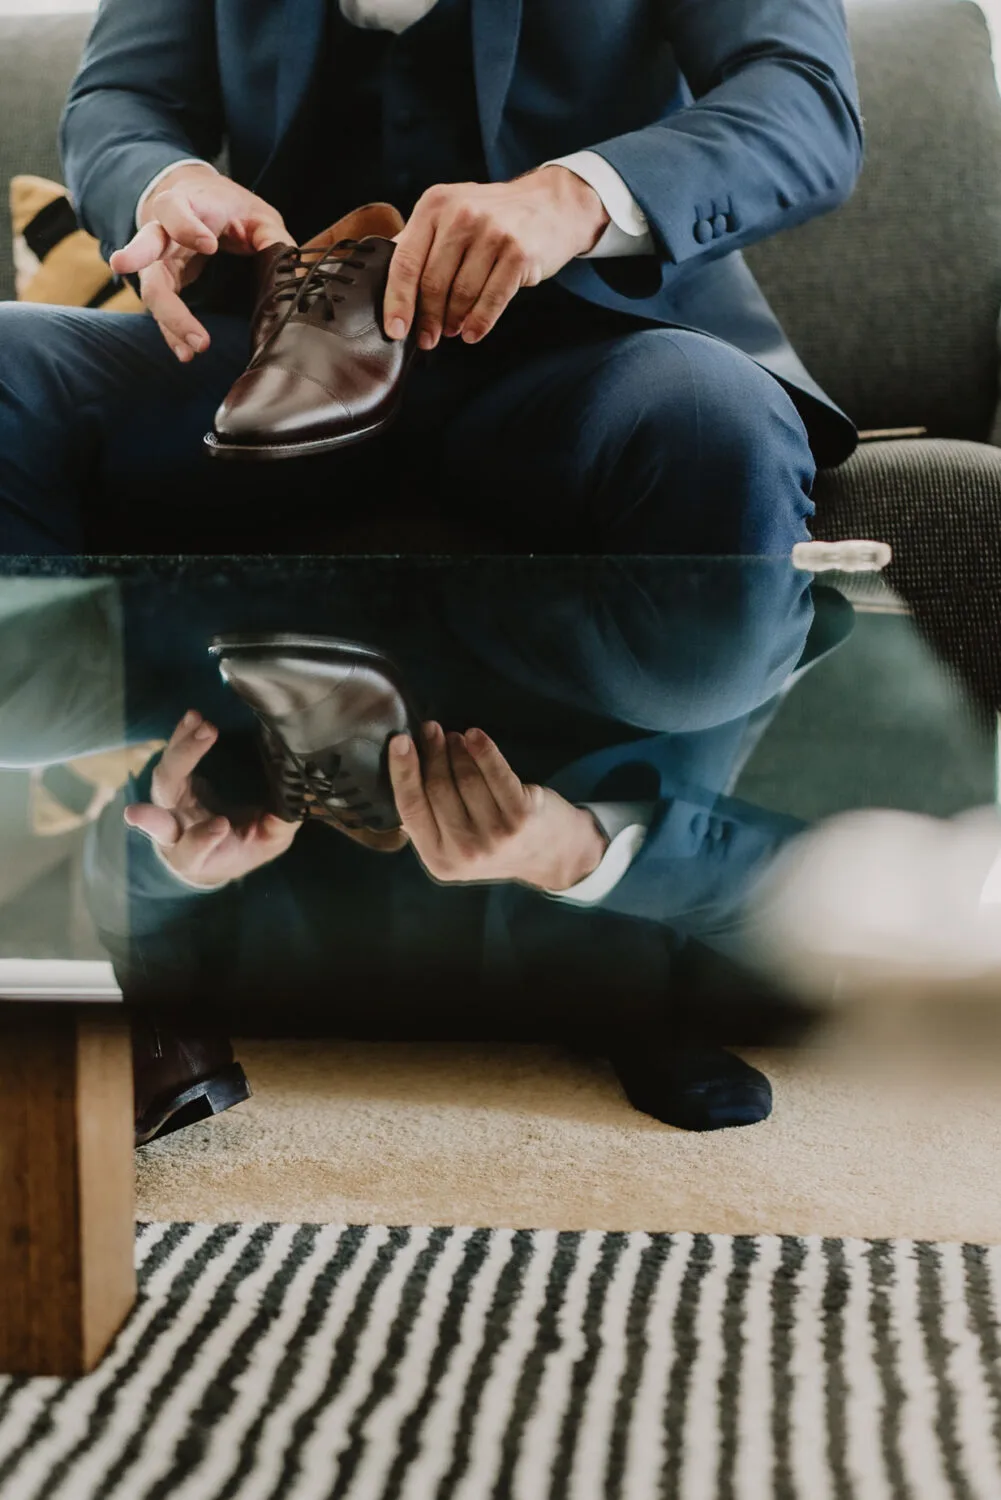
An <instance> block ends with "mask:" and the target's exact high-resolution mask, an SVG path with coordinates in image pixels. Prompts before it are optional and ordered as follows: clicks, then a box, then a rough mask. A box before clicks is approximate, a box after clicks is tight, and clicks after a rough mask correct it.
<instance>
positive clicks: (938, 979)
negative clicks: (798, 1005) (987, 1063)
mask: <svg viewBox="0 0 1001 1500" xmlns="http://www.w3.org/2000/svg"><path fill="white" fill-rule="evenodd" d="M749 919H750V926H751V931H752V942H753V945H754V957H755V959H756V961H758V962H759V963H761V964H762V965H763V967H764V969H765V971H766V972H767V973H768V974H769V976H770V977H772V978H773V979H775V980H777V981H779V982H781V983H784V984H787V985H788V986H790V987H791V988H792V989H793V990H794V991H795V992H796V993H797V994H800V995H802V996H803V997H804V998H805V999H810V1000H814V1001H821V1002H827V1003H832V1002H833V1003H837V1002H838V1001H840V1000H847V999H856V998H857V999H866V998H870V997H873V996H875V995H878V994H883V995H888V994H894V995H900V996H901V997H902V998H903V997H909V998H921V997H926V996H936V997H947V996H948V994H950V993H954V994H956V995H957V996H959V995H962V996H963V997H964V998H974V997H980V996H983V997H984V998H990V999H998V1000H1001V814H999V812H998V810H997V809H996V808H993V807H985V808H977V809H975V810H974V811H972V812H967V813H963V814H961V815H960V816H959V817H956V818H952V819H948V820H947V819H938V818H930V817H925V816H923V815H919V814H917V813H905V812H891V811H860V812H851V813H843V814H839V815H838V816H837V817H834V818H831V819H829V820H828V821H827V822H825V823H821V824H818V825H817V827H815V828H812V829H811V830H810V831H809V832H807V833H804V834H802V835H801V836H800V837H799V838H796V839H794V840H793V841H792V843H790V844H789V845H787V847H786V848H785V849H784V850H783V852H782V854H781V855H780V856H779V859H778V860H777V861H776V863H775V864H774V865H773V866H772V868H771V869H770V870H769V872H768V874H767V875H766V876H765V878H764V880H763V881H762V883H761V884H760V886H759V887H758V888H757V890H756V891H755V894H754V898H753V900H752V903H751V908H750V911H749Z"/></svg>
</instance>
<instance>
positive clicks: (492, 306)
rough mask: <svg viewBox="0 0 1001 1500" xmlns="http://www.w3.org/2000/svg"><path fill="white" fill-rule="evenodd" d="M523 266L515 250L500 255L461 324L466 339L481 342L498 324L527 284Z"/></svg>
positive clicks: (463, 336) (465, 340) (466, 340)
mask: <svg viewBox="0 0 1001 1500" xmlns="http://www.w3.org/2000/svg"><path fill="white" fill-rule="evenodd" d="M526 284H527V283H526V281H525V276H524V267H523V265H522V263H521V260H520V258H519V256H518V253H517V252H516V251H509V252H507V253H506V254H504V255H502V256H500V257H499V259H498V260H497V263H496V265H495V266H494V268H493V270H492V271H491V272H490V275H489V276H488V277H487V280H486V285H485V286H484V287H483V290H482V291H481V292H480V295H479V297H478V298H477V299H476V302H475V303H474V304H473V306H472V307H471V308H470V310H469V312H468V313H467V314H466V317H465V319H464V321H463V325H462V338H463V342H464V343H467V344H478V343H479V341H480V339H482V338H484V337H485V336H486V335H487V334H488V333H489V332H490V330H491V329H492V328H493V327H494V325H495V324H496V322H497V320H498V318H499V317H500V315H501V313H502V312H503V311H504V309H505V308H506V307H507V306H508V304H509V303H510V302H511V300H512V299H513V298H514V296H515V294H516V293H517V292H518V291H520V289H521V287H522V286H524V285H526Z"/></svg>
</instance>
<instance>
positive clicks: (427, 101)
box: [290, 0, 489, 238]
mask: <svg viewBox="0 0 1001 1500" xmlns="http://www.w3.org/2000/svg"><path fill="white" fill-rule="evenodd" d="M328 9H329V14H328V21H327V63H326V66H325V67H324V68H322V69H320V70H319V73H318V76H317V80H316V83H315V86H314V89H313V95H312V99H311V102H310V108H309V109H308V110H307V111H306V118H307V121H308V124H307V125H306V128H305V129H304V130H303V132H302V134H301V135H300V138H299V141H298V143H297V153H296V154H297V158H298V159H297V162H296V171H297V173H298V174H299V176H298V182H299V187H298V191H297V193H296V202H295V208H294V218H295V220H296V221H297V222H296V223H295V224H294V225H290V227H291V228H293V229H294V230H295V232H296V233H297V235H299V236H300V237H301V238H306V237H307V236H308V235H312V234H315V233H317V232H318V231H319V230H320V229H323V228H325V227H326V226H327V225H328V224H332V223H333V222H334V221H335V220H336V219H338V218H340V217H341V215H342V214H345V213H348V212H349V211H350V210H351V209H353V208H357V207H358V205H359V204H361V203H371V202H375V201H379V200H381V201H385V202H389V203H394V204H395V205H396V207H397V208H398V209H399V210H400V212H401V213H402V214H403V215H404V217H405V218H406V217H408V216H409V214H410V212H411V210H412V208H413V206H414V204H415V202H416V201H417V199H418V198H419V197H420V195H421V193H422V192H424V190H425V188H428V187H430V186H431V185H432V184H433V183H435V182H483V181H486V180H488V178H489V172H488V169H487V165H486V161H485V159H484V155H483V145H482V141H481V138H480V125H479V117H478V114H477V109H476V88H475V83H474V79H473V48H472V34H471V20H470V7H469V0H438V3H437V4H436V5H435V6H434V7H433V9H432V10H430V11H429V12H428V14H427V15H426V16H424V17H423V18H422V19H421V20H420V21H417V22H416V23H415V24H414V25H413V26H410V27H408V29H407V30H406V31H404V32H401V33H400V34H399V35H394V34H393V33H392V32H388V31H370V30H365V29H362V28H361V27H358V26H352V25H351V23H350V22H348V21H346V20H345V19H344V17H343V15H342V14H341V9H340V6H339V4H338V3H337V0H330V3H329V7H328Z"/></svg>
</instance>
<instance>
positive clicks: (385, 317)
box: [382, 205, 434, 339]
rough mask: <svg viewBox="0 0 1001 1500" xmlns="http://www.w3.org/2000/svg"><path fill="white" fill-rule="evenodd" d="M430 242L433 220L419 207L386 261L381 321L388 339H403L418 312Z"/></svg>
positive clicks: (428, 212) (426, 209)
mask: <svg viewBox="0 0 1001 1500" xmlns="http://www.w3.org/2000/svg"><path fill="white" fill-rule="evenodd" d="M433 240H434V221H433V219H432V217H431V213H430V210H429V209H428V208H426V207H424V208H422V207H421V206H420V205H418V207H417V208H416V209H415V210H414V213H413V214H412V216H411V218H410V220H409V222H408V224H407V226H406V228H405V229H404V230H403V232H402V233H401V234H400V236H399V238H398V239H397V242H396V249H395V250H394V251H393V258H392V260H391V261H390V262H389V275H388V277H387V279H386V294H385V297H384V299H383V304H382V308H383V311H382V321H383V327H384V328H385V330H386V333H387V335H388V337H389V338H391V339H402V338H404V337H405V336H406V334H408V333H409V332H410V327H411V324H412V323H413V321H414V314H415V312H416V309H417V295H418V291H419V288H420V284H421V277H422V276H423V274H424V266H425V263H426V262H427V257H428V252H429V250H430V249H431V244H432V241H433Z"/></svg>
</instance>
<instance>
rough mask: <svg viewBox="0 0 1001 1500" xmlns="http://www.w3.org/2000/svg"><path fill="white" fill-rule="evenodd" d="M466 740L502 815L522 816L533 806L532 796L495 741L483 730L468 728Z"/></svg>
mask: <svg viewBox="0 0 1001 1500" xmlns="http://www.w3.org/2000/svg"><path fill="white" fill-rule="evenodd" d="M464 738H465V742H466V749H467V750H468V751H469V753H470V755H471V756H472V758H473V760H474V761H475V762H476V765H477V767H478V768H479V771H480V773H481V775H482V777H483V780H484V781H485V782H486V784H487V786H488V787H489V788H490V791H491V794H492V796H493V799H494V801H495V802H496V804H497V806H498V807H499V808H500V811H501V813H502V815H503V816H504V817H505V818H507V819H509V820H511V819H516V818H519V817H523V816H524V814H525V812H526V811H527V810H528V809H529V808H530V807H531V799H530V796H529V793H528V791H527V788H526V787H525V786H524V784H523V782H522V781H521V778H520V777H518V776H516V775H515V774H514V772H513V771H512V770H511V767H510V766H509V765H508V763H507V761H506V760H505V759H504V757H503V755H502V754H501V753H500V751H499V750H498V748H497V746H496V745H495V744H494V742H493V740H492V739H491V738H490V736H489V735H488V734H484V733H483V730H482V729H467V730H466V733H465V736H464Z"/></svg>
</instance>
